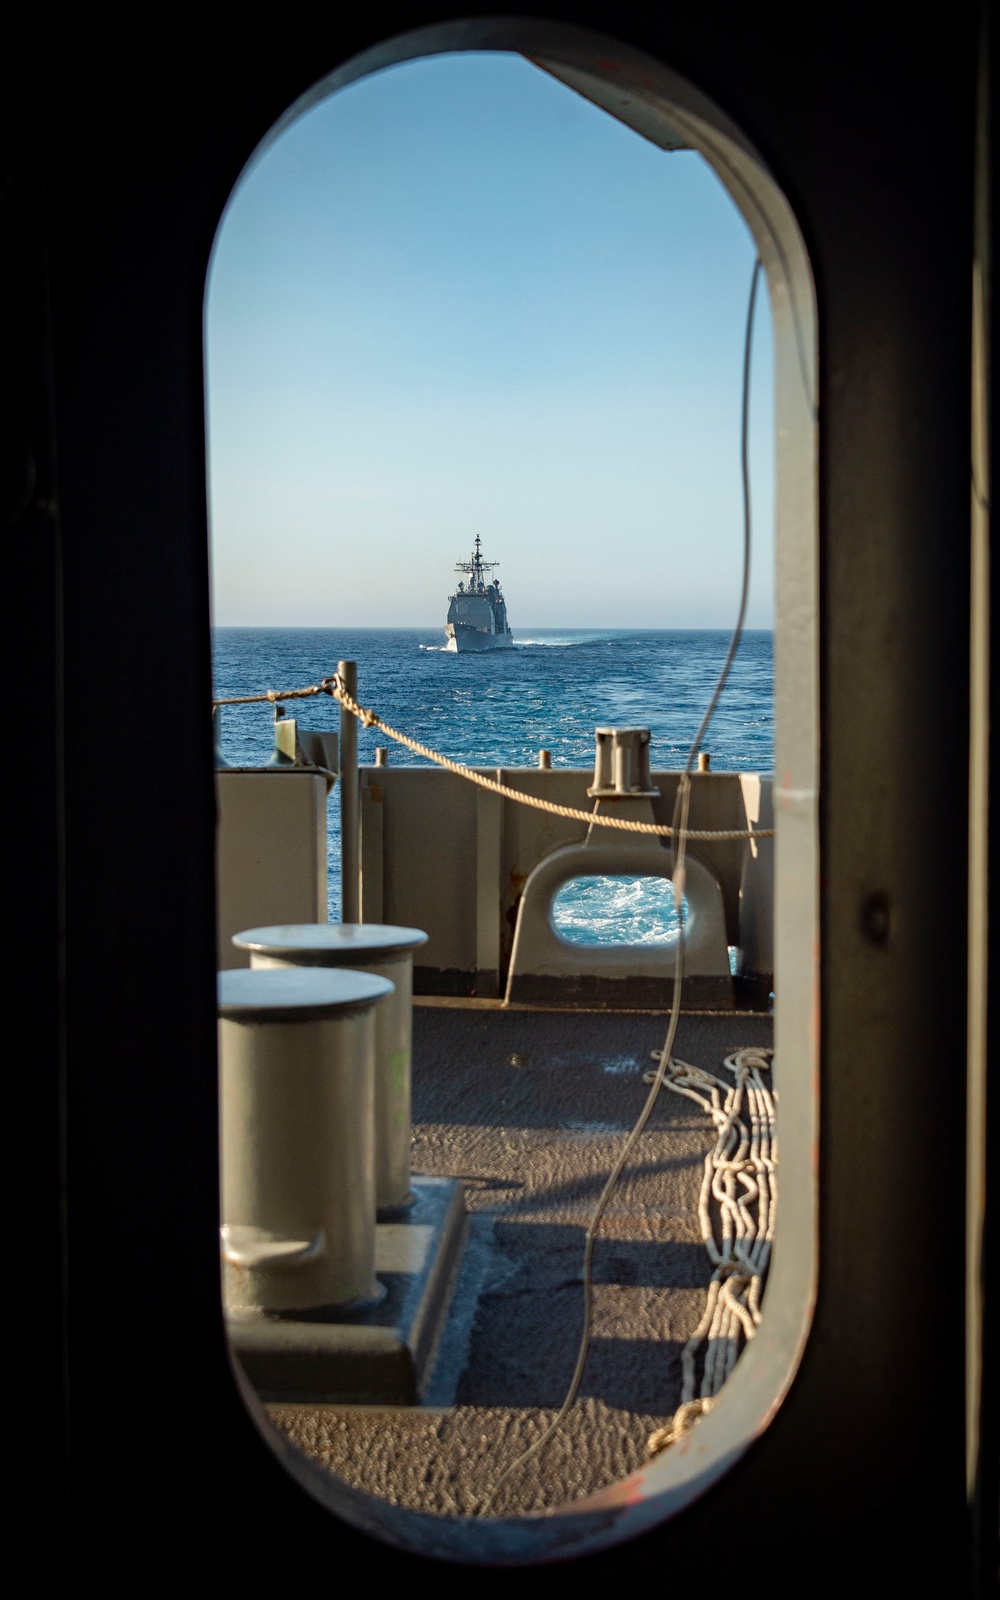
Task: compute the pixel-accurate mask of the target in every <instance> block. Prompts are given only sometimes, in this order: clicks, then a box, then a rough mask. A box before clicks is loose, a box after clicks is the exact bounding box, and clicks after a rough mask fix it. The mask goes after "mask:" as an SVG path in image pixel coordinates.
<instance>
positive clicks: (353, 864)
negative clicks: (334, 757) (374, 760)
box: [337, 661, 361, 922]
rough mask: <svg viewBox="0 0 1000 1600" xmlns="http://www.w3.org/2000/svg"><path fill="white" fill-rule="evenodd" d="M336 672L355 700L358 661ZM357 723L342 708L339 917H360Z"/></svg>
mask: <svg viewBox="0 0 1000 1600" xmlns="http://www.w3.org/2000/svg"><path fill="white" fill-rule="evenodd" d="M337 673H338V676H339V677H340V681H341V683H342V684H343V686H344V688H345V689H346V690H347V692H348V694H349V695H350V696H351V698H352V700H356V699H357V696H358V664H357V662H356V661H338V662H337ZM358 815H359V795H358V724H357V719H356V718H355V717H352V716H351V714H350V712H349V711H345V710H344V708H343V706H341V708H340V920H341V922H359V921H360V920H361V895H360V853H359V837H360V830H359V826H358Z"/></svg>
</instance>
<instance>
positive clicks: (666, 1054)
mask: <svg viewBox="0 0 1000 1600" xmlns="http://www.w3.org/2000/svg"><path fill="white" fill-rule="evenodd" d="M760 273H761V263H760V259H759V257H758V259H757V260H756V261H755V262H754V269H753V277H752V278H751V280H750V304H749V306H748V307H747V326H746V339H745V342H744V350H743V408H742V416H741V422H740V440H741V448H740V462H741V468H742V478H743V586H742V589H741V591H740V609H739V614H738V616H737V619H736V626H735V628H734V629H733V636H732V639H731V640H730V643H729V650H728V652H727V654H726V659H725V662H724V663H723V667H722V671H721V672H720V673H719V676H718V679H717V681H716V685H715V690H714V692H713V694H712V698H711V699H710V701H709V703H708V709H707V710H706V712H705V715H704V716H703V717H702V719H701V722H700V724H699V727H698V732H697V733H696V734H695V736H694V739H693V741H692V744H691V748H690V750H689V751H688V758H687V762H686V763H685V766H684V771H683V772H682V773H681V780H680V783H679V784H678V786H677V795H676V798H675V800H674V812H673V826H674V834H673V836H672V841H671V849H672V858H673V861H672V864H673V886H674V909H675V911H676V913H677V929H678V931H677V948H676V954H675V959H674V992H673V999H672V1001H671V1006H670V1023H669V1026H668V1028H667V1037H666V1039H665V1041H664V1045H663V1050H662V1051H661V1053H660V1064H659V1066H658V1067H657V1069H656V1073H655V1076H654V1078H653V1083H652V1087H651V1088H650V1091H649V1094H648V1095H647V1097H646V1103H645V1105H644V1106H643V1108H642V1110H641V1111H640V1113H639V1116H638V1118H637V1120H636V1122H635V1124H634V1126H633V1128H632V1131H631V1133H630V1134H629V1136H628V1138H627V1139H626V1140H625V1143H624V1144H623V1145H622V1148H621V1150H620V1151H619V1153H618V1158H617V1160H616V1161H615V1164H614V1166H613V1167H612V1168H611V1171H610V1173H609V1174H608V1179H607V1182H606V1183H605V1185H604V1188H603V1189H602V1190H601V1197H600V1199H599V1200H598V1202H597V1205H596V1206H595V1208H594V1213H593V1216H592V1217H591V1219H590V1223H589V1226H588V1228H587V1234H586V1240H585V1243H584V1249H583V1330H582V1333H581V1337H580V1348H579V1351H578V1353H577V1358H576V1366H575V1367H574V1368H573V1376H572V1378H571V1379H570V1383H569V1388H568V1389H567V1391H566V1398H565V1399H564V1400H563V1403H562V1405H561V1406H560V1407H559V1410H558V1412H557V1414H556V1416H555V1417H554V1418H553V1420H552V1421H551V1422H550V1423H549V1426H548V1427H547V1428H546V1429H545V1431H544V1433H542V1434H541V1435H540V1436H539V1437H538V1438H537V1439H536V1440H535V1442H534V1444H532V1445H529V1446H528V1448H527V1450H524V1451H522V1453H521V1454H520V1455H519V1456H518V1457H517V1458H516V1459H515V1460H514V1461H512V1462H511V1463H510V1465H509V1466H507V1467H505V1468H504V1470H503V1472H501V1474H500V1476H499V1478H497V1480H496V1482H495V1483H494V1485H493V1487H492V1489H491V1490H490V1492H489V1494H488V1495H487V1496H486V1499H485V1500H484V1501H483V1504H482V1509H481V1512H480V1514H481V1515H482V1516H486V1514H487V1513H488V1512H489V1509H490V1507H491V1505H492V1504H493V1501H494V1499H495V1498H496V1495H497V1492H498V1490H499V1489H500V1488H501V1487H502V1486H503V1484H505V1483H506V1481H507V1479H508V1478H509V1477H511V1476H512V1474H513V1473H515V1472H516V1471H517V1469H518V1468H519V1467H522V1466H524V1464H525V1462H526V1461H530V1459H531V1457H532V1456H534V1455H537V1454H538V1452H539V1450H541V1449H543V1448H544V1446H545V1445H547V1444H548V1442H549V1440H550V1439H551V1438H552V1435H553V1434H554V1433H555V1432H556V1430H557V1429H558V1428H560V1427H561V1426H562V1424H563V1422H564V1421H565V1420H566V1417H567V1415H568V1414H569V1411H570V1409H571V1407H572V1406H573V1403H574V1401H575V1400H576V1397H577V1393H578V1392H579V1388H580V1382H581V1379H582V1378H583V1369H584V1367H585V1365H586V1362H587V1355H588V1352H589V1349H590V1335H591V1329H592V1324H593V1299H594V1294H593V1261H594V1244H595V1241H596V1239H597V1233H598V1229H599V1228H600V1226H601V1222H602V1220H603V1217H604V1212H605V1210H606V1209H607V1204H608V1201H609V1199H610V1198H611V1194H612V1191H613V1189H614V1187H615V1184H616V1183H617V1182H618V1179H619V1178H620V1177H621V1175H622V1171H623V1169H624V1167H625V1163H626V1162H627V1161H628V1158H629V1156H630V1155H631V1154H632V1151H633V1150H634V1149H635V1147H636V1144H637V1143H638V1141H639V1139H640V1138H641V1137H642V1133H643V1130H644V1129H645V1126H646V1123H647V1122H648V1121H649V1118H650V1116H651V1115H652V1111H653V1107H654V1105H655V1104H656V1099H657V1096H658V1095H659V1093H660V1090H661V1089H662V1088H663V1081H664V1079H665V1077H666V1075H667V1067H668V1066H669V1064H670V1058H671V1054H672V1052H673V1048H674V1040H675V1039H676V1037H677V1026H678V1023H679V1022H680V1012H681V987H682V984H683V981H684V914H683V907H684V875H685V856H686V853H687V824H688V814H689V811H690V806H691V769H692V768H693V766H694V763H695V759H696V757H697V755H698V751H699V749H700V748H701V742H702V740H703V739H704V737H705V734H706V733H707V731H708V726H709V723H710V722H711V720H712V717H713V715H714V713H715V710H716V707H717V706H718V704H719V697H720V696H721V694H722V691H723V689H724V688H725V686H726V680H727V678H728V677H729V672H730V668H731V667H732V664H733V661H734V660H735V657H736V652H737V650H738V649H739V647H740V640H741V638H742V636H743V627H744V623H745V620H746V614H747V603H748V601H749V598H750V556H751V550H752V544H753V540H752V521H751V510H750V449H749V446H750V363H751V355H752V352H753V319H754V310H755V308H756V304H757V285H758V282H759V280H760Z"/></svg>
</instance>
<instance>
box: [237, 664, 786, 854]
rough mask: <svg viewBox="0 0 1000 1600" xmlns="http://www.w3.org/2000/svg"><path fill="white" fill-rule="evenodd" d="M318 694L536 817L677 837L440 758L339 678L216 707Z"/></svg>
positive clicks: (705, 834)
mask: <svg viewBox="0 0 1000 1600" xmlns="http://www.w3.org/2000/svg"><path fill="white" fill-rule="evenodd" d="M317 694H328V695H330V696H331V698H332V699H334V700H336V701H337V703H338V705H341V706H343V708H344V710H345V711H348V712H350V714H351V716H352V717H357V719H358V721H359V722H360V723H361V725H362V727H365V728H378V729H379V731H380V732H381V733H384V734H385V735H386V738H388V739H392V740H394V741H395V743H396V744H401V745H405V746H406V748H407V750H412V751H413V753H414V755H418V756H423V757H424V759H425V760H426V761H432V762H433V763H434V765H435V766H438V767H444V769H445V770H446V771H447V772H454V773H455V774H456V776H458V777H459V778H465V779H467V780H468V782H469V783H474V784H477V785H478V787H479V788H480V789H488V790H489V792H490V793H491V794H499V795H502V796H503V798H504V799H505V800H513V801H515V802H516V803H517V804H518V805H522V806H530V807H531V808H532V809H533V810H534V811H547V812H549V814H550V815H551V816H554V817H568V818H569V819H570V821H571V822H586V823H587V824H588V826H593V825H594V824H596V825H597V827H599V828H617V829H618V830H619V832H621V833H643V834H653V835H654V836H656V837H658V838H661V839H671V838H673V836H674V834H675V833H676V832H677V830H676V829H674V828H672V827H670V826H669V825H668V824H667V823H662V822H636V821H634V820H633V819H631V818H628V817H612V816H608V814H607V813H606V812H598V811H582V810H580V808H579V807H578V806H561V805H558V804H557V803H556V801H554V800H543V799H542V797H541V796H540V795H535V794H525V793H524V791H523V790H521V789H512V788H511V787H510V785H509V784H506V783H500V782H498V780H497V779H496V778H487V777H486V776H485V775H484V774H483V773H481V772H475V771H473V769H472V768H471V767H467V766H465V765H464V764H463V763H462V762H461V761H453V760H452V759H451V757H450V756H442V755H439V754H438V752H437V751H436V750H432V749H431V748H430V746H429V745H426V744H421V743H420V741H419V739H411V738H410V736H409V734H408V733H401V732H400V731H399V729H398V728H393V727H391V726H390V724H389V723H388V722H384V721H383V720H382V718H381V717H380V716H379V715H378V714H377V712H374V711H372V710H370V709H369V708H368V707H367V706H362V705H359V704H358V702H357V701H356V700H355V699H353V697H352V696H351V695H349V694H348V692H347V690H346V689H345V688H344V686H343V684H342V683H341V681H340V678H339V676H338V675H337V674H336V673H334V674H333V675H332V676H331V677H329V678H324V679H323V680H322V682H321V683H315V684H311V685H310V686H309V687H308V688H305V689H287V690H283V691H281V692H279V691H278V690H277V689H269V690H268V691H267V693H266V694H247V695H238V696H236V697H234V698H232V699H229V700H213V701H212V706H213V709H214V708H215V707H216V706H248V705H253V704H257V703H259V702H261V701H270V703H271V704H272V705H273V704H274V703H275V701H278V700H304V699H306V698H308V697H310V696H312V695H317ZM685 831H686V837H687V838H688V839H695V840H701V841H702V842H703V843H705V844H723V843H728V842H729V841H730V840H738V839H773V838H774V829H773V828H702V829H696V828H688V829H686V830H685Z"/></svg>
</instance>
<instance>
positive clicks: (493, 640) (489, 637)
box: [444, 622, 514, 655]
mask: <svg viewBox="0 0 1000 1600" xmlns="http://www.w3.org/2000/svg"><path fill="white" fill-rule="evenodd" d="M444 631H445V633H446V634H447V636H448V642H447V644H446V645H445V649H446V650H453V651H454V652H455V654H456V655H471V654H472V653H473V651H478V652H479V653H480V654H481V653H482V652H483V651H484V650H509V649H510V648H511V647H512V645H513V643H514V636H513V634H512V633H511V632H510V630H509V629H508V630H507V632H506V633H487V632H486V629H485V628H473V627H470V626H469V624H468V623H467V622H449V623H446V624H445V630H444Z"/></svg>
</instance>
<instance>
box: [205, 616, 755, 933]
mask: <svg viewBox="0 0 1000 1600" xmlns="http://www.w3.org/2000/svg"><path fill="white" fill-rule="evenodd" d="M514 639H515V644H514V648H513V649H512V650H501V651H496V652H492V653H490V654H488V655H452V654H450V653H449V652H447V651H445V650H443V649H442V648H441V643H442V634H441V631H440V630H439V629H433V628H426V629H419V628H414V629H402V628H399V629H396V628H393V629H383V628H364V629H361V628H357V629H351V628H336V629H334V628H330V629H318V628H217V629H216V630H215V633H214V659H215V693H216V694H217V695H219V696H228V695H240V694H260V693H263V692H264V691H265V690H267V689H295V688H299V687H301V686H303V685H305V684H308V683H316V682H318V681H319V679H320V678H323V677H326V676H327V675H328V674H329V673H332V672H335V671H336V668H337V662H338V660H354V661H356V662H357V664H358V699H359V700H360V702H361V704H362V705H367V706H371V707H372V709H373V710H375V711H377V712H378V713H379V715H380V716H382V717H384V718H385V720H386V721H387V722H390V723H392V724H393V726H395V727H397V728H399V729H401V731H403V732H404V733H409V734H411V735H412V736H413V737H414V738H416V739H419V740H420V741H421V742H422V743H424V744H427V745H430V746H431V747H432V748H433V749H435V750H440V751H441V752H442V753H443V754H445V755H449V756H452V757H454V758H455V759H456V760H458V761H464V762H468V763H469V764H471V765H473V766H532V767H533V766H536V765H537V763H538V752H539V750H540V749H546V750H550V751H551V752H552V764H553V766H556V767H592V765H593V759H594V729H595V727H597V726H599V725H612V726H614V725H619V726H630V727H637V726H638V727H648V728H649V729H650V730H651V731H652V749H651V758H652V764H653V766H654V767H678V766H682V765H683V763H684V761H685V760H686V758H687V752H688V747H689V745H690V742H691V740H692V739H693V737H694V735H695V732H696V731H697V727H698V723H699V721H700V719H701V716H702V712H703V710H704V707H705V705H706V704H707V701H708V698H709V696H710V694H711V692H712V688H713V686H714V684H715V680H716V677H717V675H718V672H719V669H720V668H721V665H722V662H723V660H724V658H725V653H726V649H727V646H728V644H729V635H728V634H727V633H724V632H715V631H708V630H705V631H701V630H699V631H693V630H692V631H680V630H673V631H664V632H654V631H642V632H625V631H616V630H612V629H608V630H604V631H602V630H596V629H595V630H586V631H584V630H572V629H569V630H568V629H561V630H556V629H539V630H536V631H535V632H528V631H521V632H518V631H517V630H515V633H514ZM773 700H774V697H773V669H772V636H771V634H770V633H769V632H757V631H755V632H750V633H747V634H745V635H744V638H743V640H742V642H741V645H740V649H739V653H738V655H737V657H736V661H735V662H734V664H733V671H732V673H731V675H730V679H729V683H728V684H727V686H726V689H725V691H724V693H723V697H722V700H721V702H720V705H719V707H718V709H717V711H716V713H715V718H714V720H713V723H712V726H711V728H710V729H709V732H708V736H707V738H706V740H705V748H707V749H708V750H710V751H711V756H712V766H713V768H716V769H718V770H720V771H728V772H733V771H745V772H765V771H769V770H770V768H771V765H772V760H773V727H774V703H773ZM289 714H290V715H294V716H295V717H296V718H297V720H298V722H299V724H300V726H301V727H303V728H328V729H335V728H336V727H337V726H338V722H339V712H338V708H337V706H336V705H335V704H334V702H332V701H331V700H328V699H327V698H326V697H325V696H324V697H322V698H317V699H315V700H305V701H298V702H297V703H295V705H294V708H293V707H292V706H289ZM222 718H223V720H222V729H221V741H220V742H221V746H222V753H223V756H224V758H225V759H226V761H228V762H229V763H230V764H232V765H240V766H254V765H258V764H263V763H264V762H266V761H267V759H268V757H269V756H270V753H271V750H272V748H273V732H272V729H273V714H272V711H271V708H270V706H268V705H254V706H226V707H225V708H224V711H223V713H222ZM386 742H387V741H386V740H385V737H384V735H381V734H377V733H376V732H375V731H374V730H366V729H363V728H362V729H360V730H359V738H358V750H359V759H360V760H361V761H362V762H372V761H374V759H375V746H376V745H377V744H382V743H386ZM389 761H390V763H392V764H393V765H399V766H409V765H413V764H418V758H417V757H416V756H413V755H411V753H410V752H409V751H408V750H406V749H405V748H403V747H402V746H400V745H390V750H389ZM339 859H340V810H339V805H338V803H337V791H336V789H335V790H334V791H333V794H332V795H331V801H330V810H329V861H330V880H329V881H330V895H329V915H330V918H331V920H334V921H335V920H337V919H338V918H339V916H340V872H339ZM555 919H556V925H557V926H558V927H559V929H560V931H561V932H562V933H563V934H564V935H565V936H566V937H567V938H573V939H577V940H580V941H581V942H584V943H594V944H605V943H627V944H633V943H657V942H661V941H663V940H665V939H667V938H669V936H670V933H671V931H672V930H673V928H674V927H675V926H676V924H675V920H674V909H673V901H672V895H671V891H670V888H669V885H666V884H664V883H662V882H660V881H659V880H653V879H644V878H640V879H635V878H631V879H628V878H610V879H595V878H589V879H583V880H578V881H577V882H576V883H573V884H570V885H568V886H567V887H566V888H565V889H564V890H563V892H562V894H561V895H560V896H559V898H558V900H557V903H556V906H555Z"/></svg>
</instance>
